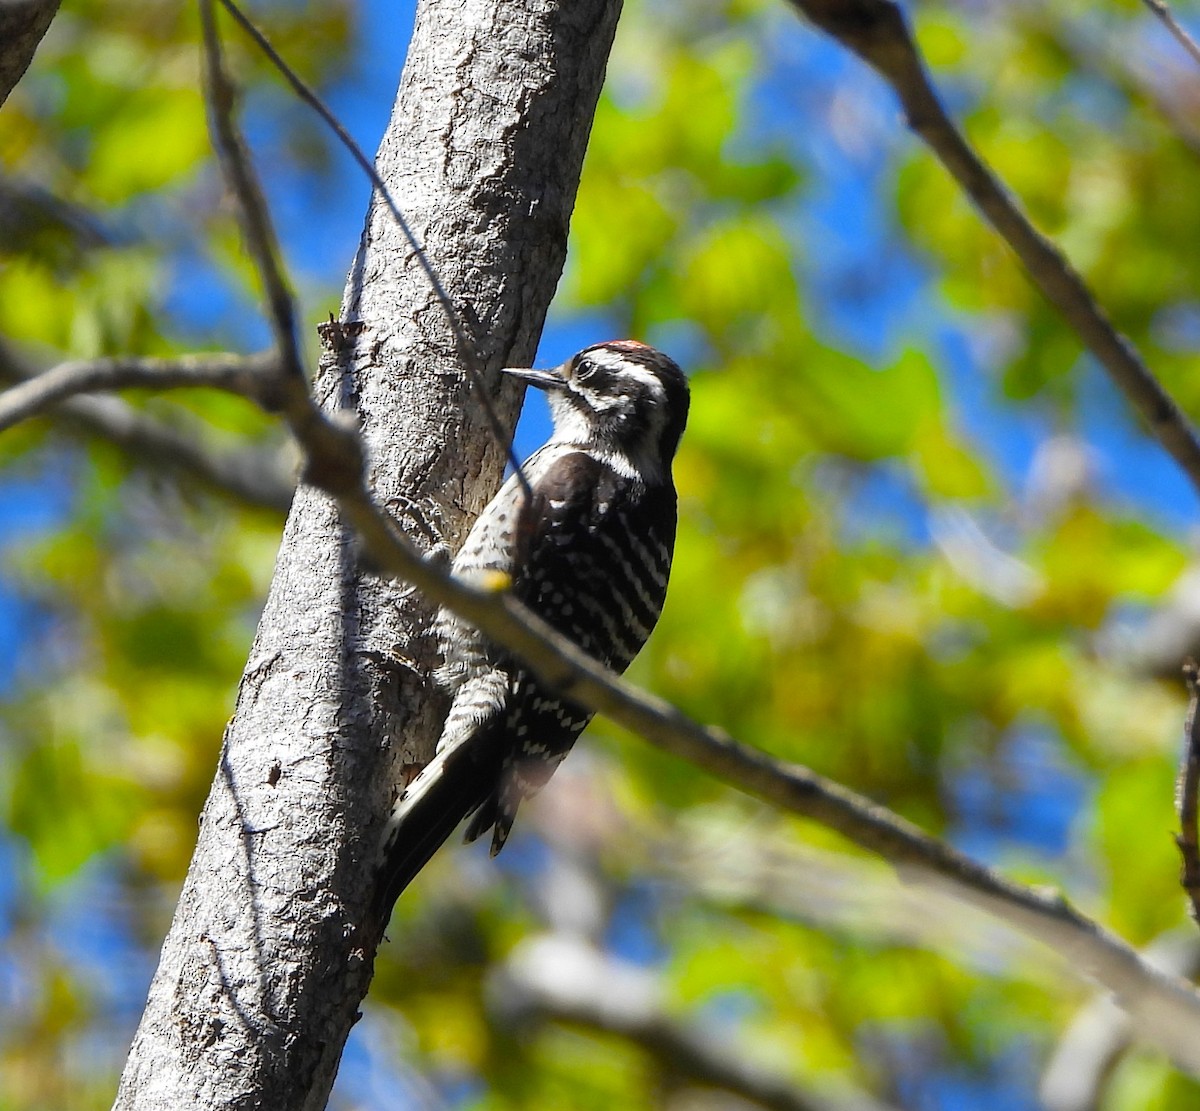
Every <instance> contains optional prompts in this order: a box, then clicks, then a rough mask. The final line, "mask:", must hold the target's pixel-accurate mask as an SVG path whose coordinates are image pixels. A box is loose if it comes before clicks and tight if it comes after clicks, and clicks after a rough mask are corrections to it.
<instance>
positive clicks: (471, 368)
mask: <svg viewBox="0 0 1200 1111" xmlns="http://www.w3.org/2000/svg"><path fill="white" fill-rule="evenodd" d="M220 4H221V6H222V7H223V8H225V10H226V11H227V12H229V14H230V15H231V16H232V17H233V19H234V20H235V22H236V23H237V24H238V26H240V27H241V28H242V30H243V31H245V32H246V34H247V35H249V36H250V38H251V39H252V40H253V41H254V44H255V45H256V46H257V47H258V48H259V50H261V51H262V52H263V54H265V55H266V57H267V58H268V59H269V60H270V62H271V64H272V65H273V66H274V67H275V68H276V69H277V70H278V71H279V72H280V74H282V75H283V78H284V79H285V80H286V81H287V83H288V84H289V85H291V87H292V90H293V91H294V92H295V93H296V95H297V96H298V97H299V98H300V99H301V100H302V101H304V103H305V104H307V105H308V106H309V107H310V108H312V109H313V111H314V112H316V113H317V115H318V116H320V117H321V119H322V120H323V121H324V122H325V124H326V125H327V126H328V127H329V129H330V130H331V131H332V132H333V133H334V135H336V136H337V138H338V141H339V142H340V143H341V144H342V146H344V147H345V148H346V150H347V151H349V152H350V155H351V157H352V158H353V159H354V161H355V162H357V163H358V165H359V167H360V168H361V169H362V171H363V173H364V174H366V175H367V177H368V179H369V180H370V182H371V184H372V186H373V187H374V189H375V191H376V193H378V195H379V196H380V198H382V200H383V202H384V204H385V205H387V208H388V211H389V212H390V213H391V215H392V219H393V220H394V221H395V222H396V225H397V227H399V228H400V231H401V233H402V234H403V235H404V238H405V239H406V240H407V241H408V245H409V246H410V247H411V248H412V250H413V253H414V255H415V256H416V259H417V263H418V265H419V266H420V267H421V270H422V271H423V272H424V274H425V277H426V278H428V280H429V284H430V287H431V288H432V289H433V292H434V295H435V296H436V297H437V299H438V303H439V304H440V305H441V307H442V312H443V313H445V316H446V323H447V324H448V325H449V326H450V332H451V334H452V335H453V336H454V344H455V347H456V348H457V349H458V355H459V358H460V359H461V360H462V363H463V366H464V367H466V370H467V375H468V377H469V378H470V379H471V383H472V385H473V386H474V387H475V392H476V394H477V396H478V397H479V402H480V404H481V405H482V406H483V412H484V416H485V417H486V418H487V422H488V425H489V427H490V428H491V432H492V435H493V436H494V437H495V440H496V443H498V444H500V445H501V447H503V448H504V451H505V453H506V454H507V456H508V462H509V464H510V465H511V467H512V468H513V473H514V474H515V475H516V476H517V481H518V482H519V483H520V486H521V490H522V492H523V493H524V495H525V499H526V501H527V502H528V501H532V499H533V491H532V490H531V489H530V486H529V480H528V479H527V478H526V476H525V470H524V468H523V467H522V465H521V460H520V458H518V456H517V454H516V452H515V451H514V450H513V446H512V438H511V437H510V436H509V435H508V433H507V431H506V430H505V428H504V425H503V424H502V423H501V421H500V417H499V414H497V412H496V408H495V406H494V405H493V404H492V398H491V395H490V394H489V393H488V389H487V386H486V385H485V384H484V380H483V369H484V368H483V363H482V361H481V360H480V358H479V355H478V354H477V352H476V349H475V346H474V345H473V344H472V343H471V341H470V340H469V339H468V338H467V333H466V330H465V329H464V327H463V324H462V321H461V320H460V319H459V315H458V311H457V310H456V309H455V307H454V302H453V301H451V300H450V294H449V293H447V292H446V287H445V286H444V285H443V284H442V280H441V278H440V277H438V273H437V271H436V270H435V269H434V267H433V264H432V263H431V262H430V261H429V256H428V255H427V254H426V252H425V248H424V247H423V246H422V244H421V242H420V241H419V240H418V239H417V236H416V233H415V232H414V231H413V230H412V228H411V227H410V226H409V223H408V220H407V219H406V218H405V216H404V213H403V212H402V211H401V210H400V206H399V205H398V204H397V203H396V199H395V197H393V196H392V192H391V190H390V189H389V188H388V187H387V184H386V183H385V182H384V180H383V178H381V177H380V176H379V172H378V171H377V170H376V169H375V165H374V163H373V162H372V161H371V160H370V159H369V158H368V157H367V156H366V154H364V153H363V150H362V148H361V147H360V146H359V145H358V144H357V143H356V142H355V141H354V139H353V137H352V136H351V135H350V132H348V131H347V130H346V128H345V127H344V126H343V125H342V123H341V121H340V120H339V119H338V118H337V116H335V115H334V114H333V112H332V111H331V110H330V109H329V107H328V106H327V105H326V104H325V102H324V101H322V100H321V98H320V97H319V96H318V95H317V94H316V92H315V91H314V90H313V89H312V88H311V87H310V86H309V85H307V84H306V83H305V82H304V80H303V79H302V78H301V77H300V75H299V74H298V73H296V71H295V70H294V69H292V67H291V66H290V65H288V63H287V62H286V61H284V59H283V57H282V55H281V54H280V53H279V51H277V50H276V49H275V47H274V46H272V45H271V43H270V41H269V40H268V39H267V37H266V35H264V34H263V33H262V31H260V30H259V29H258V28H257V27H256V26H255V25H254V24H253V23H252V22H251V21H250V19H249V18H248V17H247V16H246V15H245V14H244V13H243V12H242V10H241V9H240V8H239V7H238V6H237V4H235V3H234V2H233V0H220Z"/></svg>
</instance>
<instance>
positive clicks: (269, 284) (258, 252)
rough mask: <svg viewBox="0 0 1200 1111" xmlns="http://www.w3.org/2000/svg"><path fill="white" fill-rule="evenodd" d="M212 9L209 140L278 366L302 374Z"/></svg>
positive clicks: (292, 313) (206, 11)
mask: <svg viewBox="0 0 1200 1111" xmlns="http://www.w3.org/2000/svg"><path fill="white" fill-rule="evenodd" d="M214 14H215V13H214V12H213V8H212V4H211V3H207V2H202V3H201V4H200V24H201V27H202V29H203V33H204V45H205V50H204V58H205V62H206V65H205V68H204V78H205V86H206V90H205V91H206V96H205V102H206V103H207V105H208V108H209V127H210V129H211V131H212V135H213V146H214V147H215V148H216V151H217V158H218V160H219V161H220V163H221V170H222V172H223V173H224V174H225V179H226V181H227V182H228V183H229V187H230V189H231V190H233V192H234V195H235V196H236V197H237V199H238V205H237V211H238V217H239V221H238V222H239V223H240V224H241V229H242V235H243V236H244V237H245V240H246V247H247V249H248V250H249V252H250V257H251V258H252V259H253V260H254V266H255V269H257V271H258V274H259V277H260V278H261V280H262V283H263V288H264V290H265V292H266V296H267V305H268V307H269V309H270V312H269V313H268V314H267V315H268V322H269V323H270V325H271V330H272V331H273V333H274V335H275V347H276V350H277V351H278V352H279V359H280V363H281V367H280V369H281V370H282V372H283V375H284V376H287V377H294V378H298V379H303V378H304V364H303V362H302V361H301V357H300V343H299V339H298V337H297V333H296V305H295V301H294V300H293V298H292V292H291V290H290V289H289V288H288V280H287V277H286V276H285V274H284V271H283V266H282V264H281V263H280V260H279V245H278V243H277V241H276V238H275V231H274V228H273V227H272V226H271V219H270V215H269V214H268V211H267V202H266V200H265V198H264V197H263V195H262V190H261V189H260V188H259V186H258V179H257V178H256V177H255V176H254V173H253V171H252V170H251V169H250V155H249V153H248V152H247V151H246V149H245V145H244V144H243V142H242V137H241V135H239V134H238V132H237V129H236V128H235V127H234V126H233V123H232V121H233V102H234V96H235V90H234V87H233V83H232V82H231V81H230V80H229V77H228V75H227V74H226V73H225V67H224V65H223V64H222V60H221V48H220V42H219V40H218V37H217V28H216V21H215V19H214ZM276 377H280V376H279V375H277V376H276Z"/></svg>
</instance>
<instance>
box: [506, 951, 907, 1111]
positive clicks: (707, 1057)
mask: <svg viewBox="0 0 1200 1111" xmlns="http://www.w3.org/2000/svg"><path fill="white" fill-rule="evenodd" d="M490 989H491V990H490V991H489V995H490V997H491V999H492V1000H493V1004H494V1007H495V1010H496V1011H497V1014H498V1015H499V1017H500V1018H501V1020H502V1021H504V1022H505V1024H506V1025H509V1024H510V1023H511V1022H512V1021H513V1020H514V1019H516V1020H518V1021H525V1022H530V1021H539V1020H540V1021H545V1020H547V1019H549V1020H553V1021H556V1022H562V1023H567V1024H569V1025H572V1026H580V1027H585V1028H587V1029H590V1030H596V1031H601V1032H603V1033H607V1034H615V1035H617V1036H618V1037H621V1038H625V1039H627V1040H628V1041H630V1042H632V1043H633V1044H634V1045H636V1046H638V1048H640V1049H642V1050H644V1051H645V1052H647V1053H649V1054H651V1055H652V1056H653V1057H654V1058H655V1059H657V1060H658V1061H659V1062H661V1063H662V1065H663V1066H664V1067H665V1069H666V1070H667V1071H669V1072H670V1073H672V1074H675V1075H677V1076H681V1077H684V1078H687V1079H688V1080H691V1081H692V1082H693V1083H697V1084H702V1085H707V1086H709V1087H714V1088H719V1089H721V1090H723V1091H726V1092H730V1093H732V1094H734V1095H736V1096H740V1097H741V1098H743V1099H746V1100H749V1101H750V1102H752V1103H756V1104H758V1105H759V1106H760V1107H766V1108H770V1109H771V1111H894V1109H892V1105H891V1104H884V1103H882V1102H880V1101H879V1100H876V1099H874V1098H873V1097H872V1096H869V1095H867V1094H866V1093H865V1092H856V1091H849V1090H846V1089H845V1088H844V1087H843V1088H842V1090H841V1091H838V1090H837V1088H832V1090H829V1091H821V1090H816V1091H807V1090H805V1089H804V1088H801V1087H800V1086H798V1085H796V1084H794V1083H792V1082H791V1081H790V1080H788V1079H786V1078H785V1077H782V1076H779V1075H776V1074H774V1073H771V1072H769V1071H767V1070H766V1069H763V1068H761V1067H758V1066H756V1065H754V1064H752V1063H751V1062H749V1061H747V1060H746V1056H745V1054H743V1053H740V1052H738V1050H737V1048H736V1047H733V1046H730V1045H729V1044H728V1039H727V1038H726V1037H725V1036H723V1035H722V1034H720V1033H718V1032H716V1031H712V1030H707V1029H705V1028H704V1026H703V1025H701V1024H698V1023H686V1022H682V1021H680V1020H678V1019H676V1018H673V1017H672V1016H671V1015H670V1014H668V1012H667V1009H666V1006H665V1005H664V1000H663V992H662V989H661V985H660V984H659V981H658V979H657V977H655V976H654V974H653V973H651V972H647V971H645V970H644V969H641V968H638V967H636V966H634V965H631V964H628V963H626V962H623V961H619V960H616V959H614V958H612V957H609V956H606V955H605V954H603V953H601V952H599V951H598V950H597V949H595V948H593V947H592V946H590V945H588V944H586V943H585V942H583V941H581V940H578V939H575V938H572V937H568V936H563V935H544V936H542V937H535V938H530V939H529V940H527V941H524V942H522V943H521V944H520V945H519V946H518V947H517V948H516V949H515V950H514V951H513V953H512V955H511V956H510V957H509V958H508V960H507V961H506V962H505V964H504V965H503V966H502V968H501V969H500V970H499V972H498V973H497V974H496V975H495V976H494V977H493V981H492V983H491V985H490ZM830 1087H832V1086H830Z"/></svg>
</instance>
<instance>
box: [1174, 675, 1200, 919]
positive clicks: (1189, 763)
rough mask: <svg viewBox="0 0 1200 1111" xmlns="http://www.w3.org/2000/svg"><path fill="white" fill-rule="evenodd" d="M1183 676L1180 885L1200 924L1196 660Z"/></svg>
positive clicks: (1199, 735)
mask: <svg viewBox="0 0 1200 1111" xmlns="http://www.w3.org/2000/svg"><path fill="white" fill-rule="evenodd" d="M1183 677H1184V679H1185V680H1186V681H1187V687H1188V712H1187V723H1186V725H1185V726H1184V730H1183V759H1182V760H1181V761H1180V764H1179V782H1178V785H1177V787H1176V798H1175V804H1176V807H1177V808H1178V810H1179V833H1178V835H1177V836H1176V838H1175V844H1176V845H1178V846H1179V854H1180V856H1182V857H1183V865H1182V867H1181V868H1180V874H1179V882H1180V884H1181V885H1182V887H1183V889H1184V891H1186V892H1187V897H1188V903H1189V905H1190V909H1191V913H1192V920H1193V921H1194V922H1196V923H1197V924H1198V925H1200V841H1198V839H1197V829H1196V808H1197V795H1198V794H1200V714H1197V712H1196V707H1197V703H1198V702H1200V688H1198V687H1197V669H1196V661H1195V660H1188V661H1187V662H1186V663H1185V664H1184V665H1183Z"/></svg>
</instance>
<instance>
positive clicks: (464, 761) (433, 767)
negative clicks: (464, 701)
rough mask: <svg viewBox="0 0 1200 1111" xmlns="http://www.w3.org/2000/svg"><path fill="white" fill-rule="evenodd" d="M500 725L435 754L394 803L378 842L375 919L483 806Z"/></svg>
mask: <svg viewBox="0 0 1200 1111" xmlns="http://www.w3.org/2000/svg"><path fill="white" fill-rule="evenodd" d="M500 724H501V723H500V722H497V723H496V727H495V728H483V729H481V730H479V731H477V732H476V733H475V734H474V736H473V737H472V738H471V741H470V743H469V744H460V745H457V746H455V747H452V748H448V749H445V750H444V751H442V752H439V753H438V754H437V755H436V756H435V757H434V758H433V760H431V761H430V762H429V764H428V765H426V767H425V768H424V770H422V772H421V774H420V775H418V776H417V778H416V779H414V780H413V781H412V783H410V784H409V786H408V787H407V788H406V789H405V791H404V793H403V794H402V795H401V796H400V798H399V799H398V800H397V802H396V806H395V808H394V809H393V811H392V816H391V818H390V819H389V820H388V823H387V826H386V827H385V828H384V832H383V835H382V837H381V839H380V857H381V860H380V865H379V871H378V874H377V879H376V887H375V902H374V909H375V912H376V914H377V916H378V917H379V918H380V919H382V920H386V919H387V917H388V916H389V915H390V914H391V910H392V906H393V905H394V903H395V902H396V900H397V899H398V898H399V897H400V894H401V892H403V891H404V889H405V888H406V887H407V886H408V885H409V884H410V883H411V882H412V881H413V879H414V878H415V877H416V875H417V873H418V872H420V871H421V869H422V868H424V867H425V865H426V864H428V863H429V860H430V858H431V857H432V856H433V854H434V853H435V852H437V850H438V849H439V848H440V847H441V845H442V844H443V843H444V842H445V841H446V839H447V838H448V837H449V836H450V834H452V833H453V832H454V828H455V827H456V826H457V825H458V823H459V822H461V821H462V819H463V818H465V817H466V816H467V815H468V814H470V813H471V812H472V811H473V810H475V809H477V808H478V807H480V806H481V804H486V802H487V800H488V796H489V793H490V792H492V791H493V790H494V789H495V785H496V781H497V778H498V777H499V774H500V763H501V754H500V748H501V741H502V740H503V731H502V729H501V728H500ZM472 828H474V822H473V823H472Z"/></svg>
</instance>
